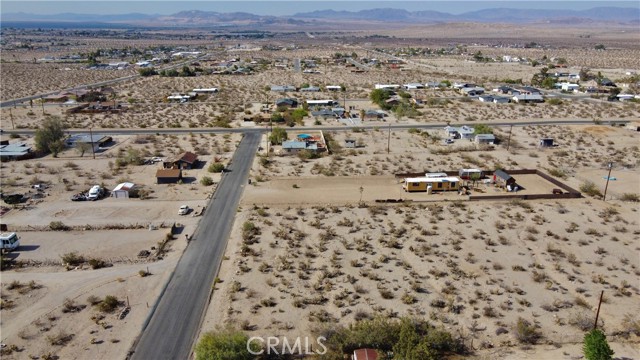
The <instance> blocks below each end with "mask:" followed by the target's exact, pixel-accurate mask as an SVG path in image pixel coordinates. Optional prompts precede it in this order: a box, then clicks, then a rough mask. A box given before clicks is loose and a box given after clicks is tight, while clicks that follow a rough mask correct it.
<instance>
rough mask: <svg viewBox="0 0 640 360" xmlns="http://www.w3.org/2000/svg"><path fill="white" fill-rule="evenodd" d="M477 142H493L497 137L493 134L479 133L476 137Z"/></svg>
mask: <svg viewBox="0 0 640 360" xmlns="http://www.w3.org/2000/svg"><path fill="white" fill-rule="evenodd" d="M474 141H475V143H476V144H491V145H493V144H494V143H495V141H496V137H495V136H494V135H493V134H478V135H476V137H475V138H474Z"/></svg>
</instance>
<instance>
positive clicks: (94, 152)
mask: <svg viewBox="0 0 640 360" xmlns="http://www.w3.org/2000/svg"><path fill="white" fill-rule="evenodd" d="M89 146H91V153H92V154H93V159H94V160H95V158H96V148H95V147H94V146H93V131H92V129H91V128H89ZM83 151H84V150H83Z"/></svg>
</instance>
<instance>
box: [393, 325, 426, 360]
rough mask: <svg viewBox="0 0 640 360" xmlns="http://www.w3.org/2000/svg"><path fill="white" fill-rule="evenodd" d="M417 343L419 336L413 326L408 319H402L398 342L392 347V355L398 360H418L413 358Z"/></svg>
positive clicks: (418, 359)
mask: <svg viewBox="0 0 640 360" xmlns="http://www.w3.org/2000/svg"><path fill="white" fill-rule="evenodd" d="M419 343H420V335H418V333H417V332H416V328H415V326H414V324H412V323H411V320H409V319H402V322H401V323H400V333H399V334H398V341H397V342H396V343H395V345H393V353H394V354H395V355H397V356H398V358H399V359H406V360H414V359H415V360H420V358H416V357H415V355H417V354H416V350H417V345H418V344H419Z"/></svg>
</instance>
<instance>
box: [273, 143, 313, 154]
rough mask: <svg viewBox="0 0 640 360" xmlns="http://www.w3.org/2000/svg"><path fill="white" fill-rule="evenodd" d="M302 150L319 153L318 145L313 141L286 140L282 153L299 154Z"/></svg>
mask: <svg viewBox="0 0 640 360" xmlns="http://www.w3.org/2000/svg"><path fill="white" fill-rule="evenodd" d="M302 150H309V151H312V152H316V151H318V144H317V143H316V142H311V141H299V140H285V141H283V142H282V152H283V153H285V154H297V153H298V152H300V151H302Z"/></svg>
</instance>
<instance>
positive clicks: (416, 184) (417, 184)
mask: <svg viewBox="0 0 640 360" xmlns="http://www.w3.org/2000/svg"><path fill="white" fill-rule="evenodd" d="M411 186H420V183H417V182H414V183H411Z"/></svg>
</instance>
